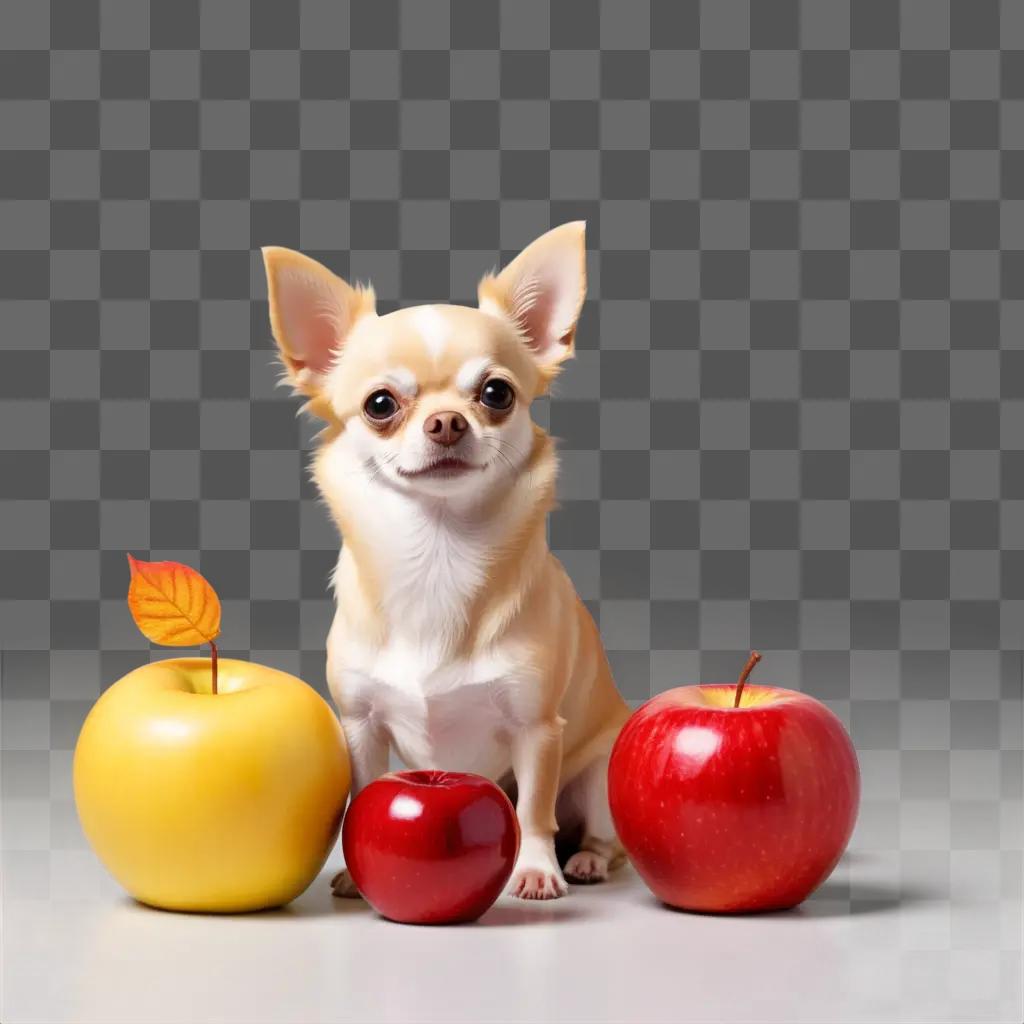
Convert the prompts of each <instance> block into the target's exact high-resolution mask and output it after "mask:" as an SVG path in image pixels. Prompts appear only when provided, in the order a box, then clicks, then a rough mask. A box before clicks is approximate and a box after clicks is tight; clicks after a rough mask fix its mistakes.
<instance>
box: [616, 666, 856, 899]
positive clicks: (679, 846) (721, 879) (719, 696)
mask: <svg viewBox="0 0 1024 1024" xmlns="http://www.w3.org/2000/svg"><path fill="white" fill-rule="evenodd" d="M760 657H761V656H760V655H759V654H758V653H757V652H756V651H755V652H754V653H753V654H752V655H751V657H750V660H749V661H748V662H747V665H746V668H744V670H743V674H742V675H741V676H740V679H739V681H738V683H737V684H735V685H732V684H727V685H702V686H682V687H679V688H677V689H674V690H669V691H667V692H666V693H662V694H660V695H659V696H657V697H654V698H653V699H652V700H649V701H648V702H647V703H646V704H644V705H643V706H642V707H640V708H639V709H638V710H637V711H636V712H635V713H634V714H633V716H632V717H631V718H630V719H629V721H627V722H626V724H625V726H624V727H623V729H622V732H621V733H620V734H619V737H618V740H617V741H616V743H615V747H614V748H613V750H612V755H611V761H610V763H609V768H608V785H609V793H608V796H609V801H610V804H611V811H612V817H613V819H614V821H615V827H616V830H617V832H618V835H619V838H620V839H621V840H622V844H623V846H625V848H626V852H627V853H628V854H629V858H630V860H631V861H632V862H633V865H634V867H635V868H636V870H637V871H638V872H639V874H640V876H641V877H642V878H643V879H644V881H645V882H646V883H647V885H648V886H649V887H650V888H651V890H652V891H653V892H654V894H655V895H656V896H657V897H658V898H659V899H660V900H662V901H663V902H665V903H668V904H670V905H671V906H674V907H679V908H681V909H684V910H696V911H705V912H718V913H736V912H741V911H757V910H781V909H783V908H785V907H792V906H795V905H796V904H797V903H799V902H800V901H801V900H803V899H805V898H806V897H807V896H808V895H810V893H811V892H813V891H814V889H816V888H817V887H818V886H819V885H820V884H821V883H822V882H823V881H824V880H825V879H826V878H827V877H828V876H829V874H830V873H831V872H832V869H833V868H834V867H835V866H836V863H837V862H838V860H839V858H840V856H842V853H843V850H844V849H845V848H846V844H847V842H848V841H849V839H850V834H851V833H852V831H853V826H854V822H855V820H856V817H857V805H858V801H859V796H860V773H859V770H858V766H857V755H856V752H855V751H854V749H853V744H852V743H851V742H850V737H849V736H848V735H847V733H846V730H845V729H844V728H843V725H842V723H841V722H840V721H839V719H838V718H837V717H836V716H835V715H834V714H833V713H832V712H831V711H830V710H829V709H828V708H826V707H825V705H824V704H822V703H820V702H819V701H817V700H815V699H814V698H813V697H809V696H807V695H806V694H803V693H797V692H795V691H793V690H785V689H782V688H781V687H775V686H746V687H744V684H745V683H746V679H747V676H748V675H749V674H750V671H751V669H753V667H754V665H756V664H757V662H758V661H759V660H760Z"/></svg>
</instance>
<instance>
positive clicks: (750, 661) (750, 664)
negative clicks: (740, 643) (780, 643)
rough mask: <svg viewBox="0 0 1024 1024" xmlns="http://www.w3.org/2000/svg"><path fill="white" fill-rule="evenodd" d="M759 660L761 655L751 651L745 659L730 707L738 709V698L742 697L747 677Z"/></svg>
mask: <svg viewBox="0 0 1024 1024" xmlns="http://www.w3.org/2000/svg"><path fill="white" fill-rule="evenodd" d="M760 660H761V655H760V654H759V653H758V652H757V651H751V652H750V657H749V658H747V663H746V665H744V666H743V671H742V672H741V673H740V677H739V679H738V680H737V681H736V699H735V700H734V701H733V704H732V706H733V707H734V708H738V707H739V706H740V697H742V696H743V687H744V686H745V685H746V682H747V676H749V675H750V673H751V672H753V671H754V666H755V665H756V664H757V663H758V662H759V661H760Z"/></svg>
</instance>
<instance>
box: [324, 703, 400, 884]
mask: <svg viewBox="0 0 1024 1024" xmlns="http://www.w3.org/2000/svg"><path fill="white" fill-rule="evenodd" d="M341 728H342V729H343V730H344V732H345V741H346V742H347V744H348V753H349V761H350V763H351V765H352V790H351V799H352V800H355V798H356V797H357V796H358V795H359V793H360V791H361V790H363V789H364V788H365V787H366V786H368V785H369V784H370V783H371V782H373V780H374V779H376V778H379V777H380V776H381V775H383V774H384V773H385V772H386V771H387V770H388V738H387V734H386V733H385V732H384V730H383V729H381V728H379V727H378V726H377V725H375V723H374V722H373V721H372V720H371V719H370V718H369V717H366V716H358V717H355V716H352V717H349V716H346V715H342V716H341ZM350 806H351V804H350ZM331 892H333V893H334V895H335V896H346V897H351V898H357V897H358V896H359V895H360V893H359V890H358V889H357V888H356V885H355V883H354V882H353V881H352V876H351V875H350V874H349V873H348V868H345V869H343V870H342V871H339V872H338V873H337V874H336V875H335V876H334V877H333V878H332V879H331Z"/></svg>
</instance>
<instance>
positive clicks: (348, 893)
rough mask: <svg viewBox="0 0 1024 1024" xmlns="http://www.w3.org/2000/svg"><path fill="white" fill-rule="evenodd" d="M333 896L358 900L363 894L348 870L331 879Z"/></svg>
mask: <svg viewBox="0 0 1024 1024" xmlns="http://www.w3.org/2000/svg"><path fill="white" fill-rule="evenodd" d="M331 895H332V896H342V897H344V898H345V899H349V900H358V899H360V898H361V897H362V893H361V892H360V891H359V890H358V889H357V888H356V883H355V882H353V881H352V876H351V875H350V874H349V873H348V868H345V869H344V870H343V871H339V872H338V873H337V874H336V875H335V876H334V877H333V878H332V879H331Z"/></svg>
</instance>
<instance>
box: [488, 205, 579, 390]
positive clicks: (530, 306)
mask: <svg viewBox="0 0 1024 1024" xmlns="http://www.w3.org/2000/svg"><path fill="white" fill-rule="evenodd" d="M585 232H586V223H585V222H584V221H581V220H578V221H574V222H572V223H571V224H562V225H561V226H560V227H557V228H552V229H551V230H550V231H549V232H548V233H547V234H546V235H541V237H540V238H538V239H537V240H536V241H535V242H531V243H530V244H529V245H528V246H527V247H526V248H525V249H524V250H523V251H522V252H521V253H520V254H519V255H518V256H517V257H516V258H515V259H514V260H513V261H512V262H511V263H510V264H509V265H508V266H507V267H506V268H505V269H504V270H503V271H502V272H501V273H500V274H498V275H497V276H493V275H489V276H487V277H485V278H484V279H483V280H482V281H481V282H480V286H479V289H478V293H477V294H478V296H479V300H480V308H481V309H482V310H484V311H485V312H489V313H497V314H500V315H502V316H505V317H507V318H508V319H509V320H511V321H512V323H513V324H514V325H515V327H516V328H517V329H518V331H519V332H520V334H522V336H523V339H524V341H525V342H526V344H527V346H528V347H529V349H530V351H531V352H532V353H533V357H534V358H535V359H536V360H537V362H538V363H539V364H540V365H541V367H542V368H544V369H546V370H548V371H549V372H550V371H551V370H553V369H554V368H555V367H556V366H557V365H558V364H559V363H561V362H562V360H564V359H567V358H568V357H569V356H571V355H572V351H573V340H574V338H575V336H576V321H577V320H579V316H580V310H581V309H582V308H583V299H584V296H585V295H586V292H587V251H586V243H585Z"/></svg>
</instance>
